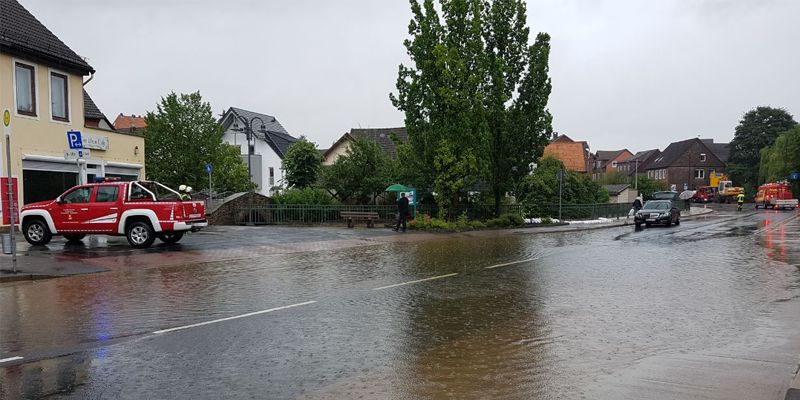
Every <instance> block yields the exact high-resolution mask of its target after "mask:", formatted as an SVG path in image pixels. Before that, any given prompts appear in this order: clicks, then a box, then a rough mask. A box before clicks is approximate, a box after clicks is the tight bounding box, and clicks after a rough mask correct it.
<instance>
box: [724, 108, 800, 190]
mask: <svg viewBox="0 0 800 400" xmlns="http://www.w3.org/2000/svg"><path fill="white" fill-rule="evenodd" d="M795 125H797V122H795V120H794V118H793V117H792V115H791V114H789V113H788V112H787V111H786V110H784V109H782V108H773V107H757V108H755V109H754V110H750V111H749V112H747V113H746V114H745V115H744V117H742V120H741V121H740V122H739V125H738V126H737V127H736V132H735V134H734V137H733V140H732V141H731V144H730V148H731V155H730V164H729V166H728V173H729V174H730V175H731V178H732V179H733V181H734V182H735V183H736V184H737V185H742V186H748V187H753V186H756V185H757V183H758V169H759V164H760V158H761V149H763V148H765V147H768V146H772V144H773V143H774V142H775V139H777V138H778V135H779V134H780V133H781V132H785V131H787V130H789V129H792V128H793V127H794V126H795Z"/></svg>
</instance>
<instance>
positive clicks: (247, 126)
mask: <svg viewBox="0 0 800 400" xmlns="http://www.w3.org/2000/svg"><path fill="white" fill-rule="evenodd" d="M256 120H258V121H259V122H261V129H259V132H261V133H263V134H265V135H266V133H267V126H266V124H265V123H264V120H262V119H261V118H259V117H253V118H251V119H250V120H249V121H248V120H246V119H245V120H244V127H243V128H239V123H238V122H234V123H233V130H234V131H236V132H244V134H245V137H247V175H248V177H249V178H250V184H251V185H252V184H253V162H252V161H251V158H252V156H253V147H254V146H255V145H254V144H253V145H251V144H250V142H251V141H254V140H255V133H254V132H253V122H254V121H256ZM247 225H251V226H252V225H253V189H252V187H251V189H250V206H249V209H248V210H247Z"/></svg>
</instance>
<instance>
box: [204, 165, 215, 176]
mask: <svg viewBox="0 0 800 400" xmlns="http://www.w3.org/2000/svg"><path fill="white" fill-rule="evenodd" d="M212 172H214V166H213V165H212V164H211V163H206V173H207V174H210V173H212Z"/></svg>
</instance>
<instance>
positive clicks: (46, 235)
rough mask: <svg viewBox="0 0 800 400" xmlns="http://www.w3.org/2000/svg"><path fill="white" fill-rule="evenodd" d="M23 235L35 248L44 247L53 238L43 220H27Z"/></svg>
mask: <svg viewBox="0 0 800 400" xmlns="http://www.w3.org/2000/svg"><path fill="white" fill-rule="evenodd" d="M22 233H23V235H25V240H27V241H28V243H30V244H32V245H34V246H44V245H46V244H47V243H50V239H52V238H53V234H52V232H50V228H48V227H47V224H46V223H45V222H44V221H43V220H41V219H25V222H23V223H22Z"/></svg>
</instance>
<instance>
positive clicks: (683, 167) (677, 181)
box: [646, 138, 728, 192]
mask: <svg viewBox="0 0 800 400" xmlns="http://www.w3.org/2000/svg"><path fill="white" fill-rule="evenodd" d="M727 148H728V146H727V144H726V143H714V140H713V139H698V138H694V139H688V140H683V141H680V142H673V143H670V145H669V146H667V148H666V149H664V151H663V152H661V154H660V155H659V156H658V157H657V158H656V159H655V160H654V162H653V163H652V164H651V165H649V166H648V167H647V168H646V170H647V176H648V177H649V178H652V179H657V180H661V181H665V182H666V183H667V185H669V186H670V188H672V189H674V190H677V191H679V192H680V191H683V190H694V189H697V188H698V187H700V186H708V184H709V177H710V176H711V174H713V173H715V172H725V160H727Z"/></svg>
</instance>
